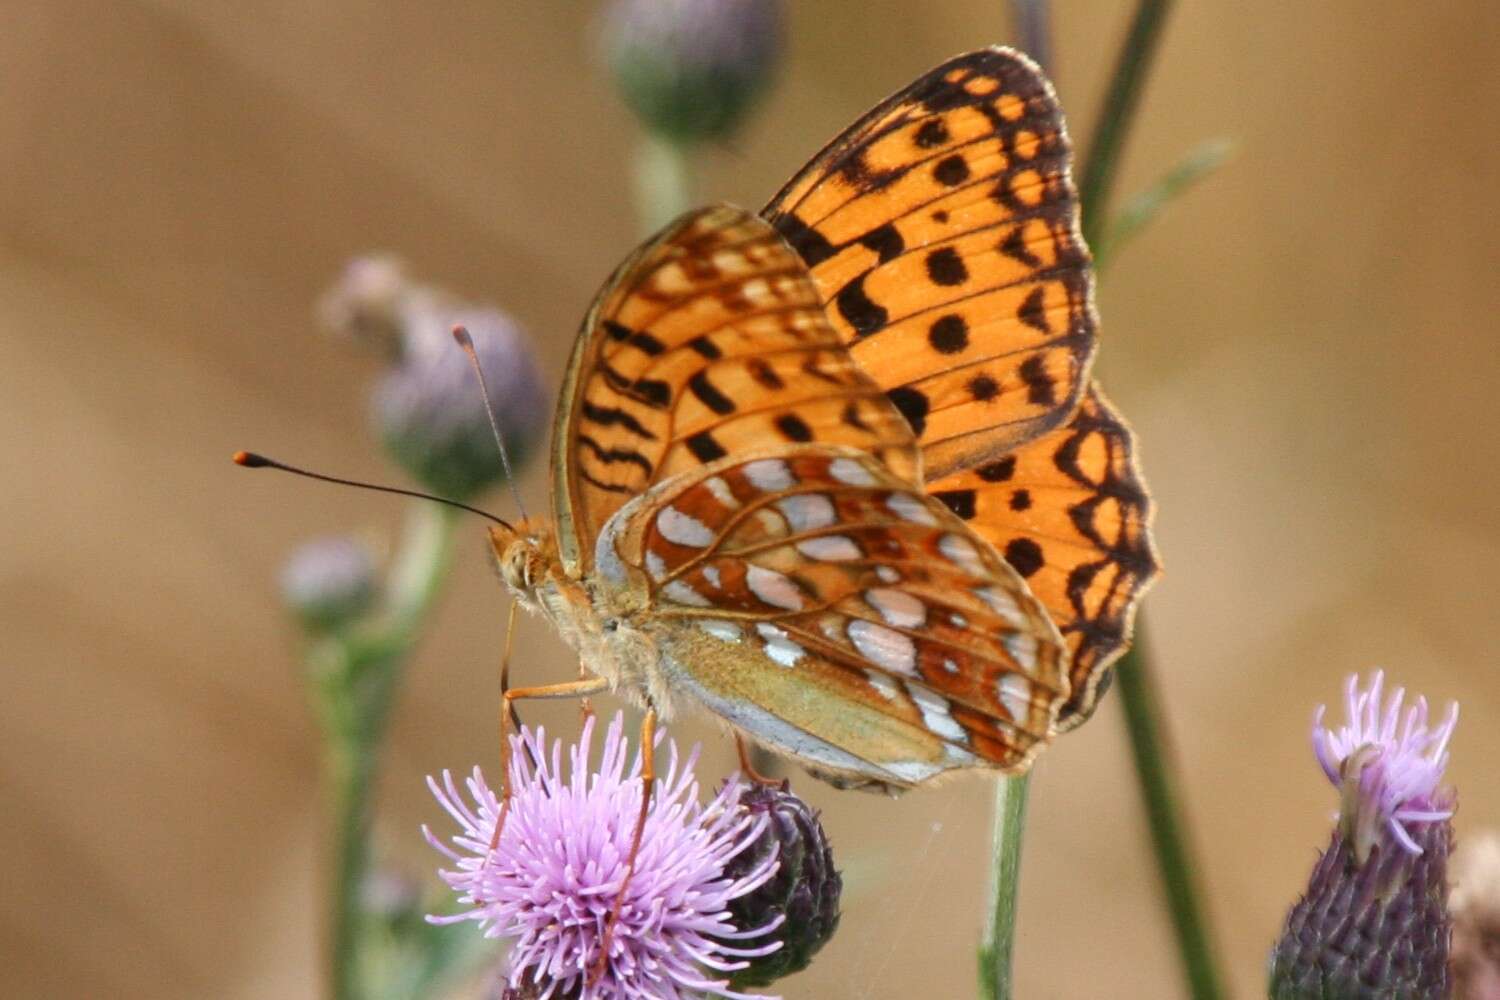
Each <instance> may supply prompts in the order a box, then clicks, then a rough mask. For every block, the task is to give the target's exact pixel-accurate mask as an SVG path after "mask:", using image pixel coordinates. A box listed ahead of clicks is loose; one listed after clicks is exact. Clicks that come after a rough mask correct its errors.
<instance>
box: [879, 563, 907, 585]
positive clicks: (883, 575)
mask: <svg viewBox="0 0 1500 1000" xmlns="http://www.w3.org/2000/svg"><path fill="white" fill-rule="evenodd" d="M875 575H876V576H878V577H880V582H881V583H896V582H897V581H899V580H900V579H901V574H900V573H898V572H896V570H895V568H894V567H891V566H876V567H875Z"/></svg>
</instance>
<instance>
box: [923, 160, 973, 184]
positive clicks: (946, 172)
mask: <svg viewBox="0 0 1500 1000" xmlns="http://www.w3.org/2000/svg"><path fill="white" fill-rule="evenodd" d="M932 176H933V177H934V178H936V179H937V182H938V183H939V184H941V185H943V186H944V187H956V186H957V185H959V184H962V183H963V182H964V181H966V180H968V179H969V164H968V163H967V162H966V161H965V160H964V157H963V154H962V153H954V154H953V155H952V156H947V157H944V158H943V159H941V160H939V161H938V164H937V166H935V167H933V168H932Z"/></svg>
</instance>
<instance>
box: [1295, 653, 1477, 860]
mask: <svg viewBox="0 0 1500 1000" xmlns="http://www.w3.org/2000/svg"><path fill="white" fill-rule="evenodd" d="M1384 683H1385V673H1384V671H1379V670H1377V671H1376V672H1375V679H1374V680H1373V681H1372V682H1371V683H1370V687H1369V690H1367V691H1362V690H1360V687H1359V677H1358V676H1356V675H1351V676H1350V677H1349V680H1348V683H1347V684H1346V685H1345V688H1344V710H1345V712H1346V714H1347V715H1348V721H1347V722H1346V723H1345V724H1344V725H1343V726H1342V727H1340V728H1339V729H1337V730H1331V729H1328V728H1326V727H1324V725H1323V716H1324V714H1325V712H1326V711H1327V706H1326V705H1319V706H1318V710H1317V712H1315V713H1314V714H1313V731H1312V743H1313V752H1314V753H1315V754H1317V757H1318V763H1319V764H1321V765H1322V766H1323V773H1324V774H1326V775H1328V780H1329V781H1331V782H1333V784H1334V787H1335V788H1338V789H1340V790H1341V791H1342V793H1343V806H1342V808H1341V809H1340V811H1339V823H1340V828H1341V829H1342V830H1343V831H1344V834H1345V836H1347V837H1349V839H1350V841H1351V843H1352V845H1353V847H1354V855H1355V858H1356V859H1357V860H1358V861H1359V862H1360V863H1364V861H1365V860H1366V859H1367V858H1369V856H1370V850H1371V848H1372V847H1374V845H1375V843H1376V841H1377V839H1378V837H1379V831H1380V828H1381V827H1384V828H1385V829H1386V830H1388V831H1389V832H1390V834H1391V836H1392V837H1394V838H1395V840H1396V843H1398V844H1400V845H1401V847H1402V848H1403V849H1404V850H1406V851H1407V852H1408V853H1411V854H1421V853H1422V847H1421V845H1419V844H1418V843H1417V841H1416V839H1414V838H1413V837H1412V835H1411V832H1410V830H1409V829H1408V824H1413V823H1435V822H1437V821H1439V820H1446V819H1450V818H1452V816H1453V809H1452V805H1451V802H1447V801H1444V800H1440V798H1439V796H1438V784H1439V782H1441V781H1442V778H1443V769H1444V768H1446V767H1447V766H1448V741H1449V739H1451V738H1452V736H1453V727H1454V726H1456V725H1457V724H1458V705H1457V704H1456V703H1454V704H1451V705H1449V707H1448V715H1447V717H1446V718H1445V719H1444V720H1443V721H1442V723H1440V724H1439V725H1437V726H1429V725H1428V723H1427V699H1426V698H1421V697H1419V698H1417V701H1416V704H1415V705H1412V706H1411V707H1410V708H1407V709H1406V710H1405V712H1403V711H1402V708H1403V707H1404V703H1405V701H1406V691H1405V689H1404V688H1397V689H1396V690H1395V691H1393V692H1391V694H1390V697H1388V698H1387V699H1386V702H1385V706H1384V709H1382V707H1381V704H1380V694H1381V688H1382V686H1383V685H1384Z"/></svg>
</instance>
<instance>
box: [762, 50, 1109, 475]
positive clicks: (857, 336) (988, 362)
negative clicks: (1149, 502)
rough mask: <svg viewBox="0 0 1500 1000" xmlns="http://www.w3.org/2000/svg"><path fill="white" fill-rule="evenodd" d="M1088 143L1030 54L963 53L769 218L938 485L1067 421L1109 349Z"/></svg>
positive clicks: (840, 146)
mask: <svg viewBox="0 0 1500 1000" xmlns="http://www.w3.org/2000/svg"><path fill="white" fill-rule="evenodd" d="M1071 158H1072V152H1071V146H1070V144H1069V140H1068V136H1067V132H1066V130H1065V127H1064V123H1063V117H1062V112H1061V109H1060V108H1059V106H1058V102H1057V97H1056V95H1055V94H1054V93H1053V90H1052V87H1051V85H1050V84H1049V83H1048V82H1047V79H1046V78H1045V77H1044V76H1043V75H1042V74H1041V71H1040V70H1039V69H1038V68H1037V67H1036V65H1035V64H1034V63H1033V62H1031V60H1029V59H1027V58H1026V57H1025V56H1023V55H1021V54H1019V53H1017V52H1014V51H1011V50H1007V49H984V50H981V51H978V52H971V53H969V54H967V55H962V56H959V57H957V58H955V59H952V60H949V61H948V62H946V63H944V64H943V65H941V66H939V67H937V68H936V69H934V70H932V71H931V72H929V73H927V74H925V75H924V76H922V77H921V78H919V79H918V80H916V81H915V82H914V83H912V84H911V85H910V86H908V87H907V88H905V89H904V90H902V91H900V92H899V93H897V94H895V95H894V96H892V97H890V98H888V99H887V100H885V101H883V102H882V103H880V104H879V105H877V106H876V107H875V108H874V109H873V110H872V111H870V112H869V113H868V114H866V115H865V116H864V117H863V118H861V119H860V120H859V121H857V122H856V123H855V124H854V125H853V126H851V127H850V128H849V129H848V130H846V131H845V132H844V133H843V134H842V135H840V136H839V137H838V138H837V139H835V140H834V141H833V142H831V143H830V144H829V145H828V146H827V147H826V148H825V149H824V150H823V151H822V152H821V153H820V154H818V156H817V157H815V158H814V159H813V160H812V161H811V162H810V163H809V164H808V165H807V166H806V167H805V168H803V170H802V171H801V172H800V173H798V174H797V176H796V177H794V178H793V179H792V180H791V181H790V182H789V183H788V184H787V185H786V187H785V188H783V189H782V191H781V192H780V193H779V194H778V195H777V196H776V197H775V198H774V199H772V201H771V203H770V204H769V205H768V206H767V207H766V208H765V210H764V214H765V215H766V217H767V218H768V219H770V220H771V221H772V223H773V224H774V225H775V226H776V228H777V230H778V231H780V232H781V233H782V235H783V236H785V237H786V238H787V241H788V242H789V243H791V245H792V246H793V247H795V248H796V250H797V251H798V252H799V253H800V254H801V255H802V257H803V259H804V260H806V261H807V263H808V265H809V267H810V268H811V270H812V275H813V279H814V281H816V283H817V287H818V292H819V294H820V296H821V298H822V301H823V302H824V303H825V304H826V305H827V307H828V311H829V317H830V319H831V320H832V322H833V325H834V327H835V329H836V330H837V331H838V333H839V336H840V337H842V338H843V340H844V342H845V343H847V344H849V347H850V351H851V352H852V354H853V356H854V359H855V360H856V361H857V362H859V364H860V366H861V367H863V368H864V369H865V370H866V371H867V372H868V373H869V374H870V375H871V376H872V377H873V378H874V379H875V381H876V382H878V383H879V384H880V386H881V387H882V388H884V389H885V390H886V391H887V392H888V393H889V395H890V397H891V399H892V401H893V402H895V404H896V406H897V407H898V408H899V409H900V410H901V412H902V413H903V414H904V415H905V416H906V418H907V419H908V421H909V422H910V423H911V425H912V428H913V430H914V431H915V432H916V434H917V437H918V440H919V441H920V443H921V445H922V451H923V460H924V464H925V466H926V468H927V471H928V474H929V475H930V476H934V477H936V476H943V475H947V474H949V473H951V472H954V471H957V470H959V469H963V468H969V467H972V466H974V465H977V464H979V463H981V462H984V461H988V460H991V459H994V458H997V457H998V456H999V455H1001V454H1003V453H1005V452H1006V451H1009V450H1010V449H1012V448H1014V447H1016V446H1017V445H1019V444H1021V443H1022V442H1024V441H1026V440H1029V439H1031V438H1033V437H1036V436H1037V435H1039V434H1042V433H1045V432H1046V431H1048V430H1050V429H1052V428H1054V427H1057V426H1059V425H1061V424H1062V423H1063V422H1065V421H1066V420H1067V419H1068V417H1069V416H1070V415H1071V414H1072V412H1073V409H1074V407H1075V406H1076V405H1077V403H1078V400H1079V399H1080V398H1081V397H1082V394H1083V390H1084V385H1085V382H1086V379H1087V374H1088V367H1089V362H1090V359H1091V358H1092V356H1093V352H1094V344H1095V330H1096V326H1097V323H1096V319H1095V315H1094V308H1093V279H1092V276H1091V273H1090V268H1089V262H1090V258H1089V254H1088V250H1087V248H1086V247H1085V246H1084V243H1083V239H1082V237H1081V236H1080V234H1079V229H1078V199H1077V195H1076V192H1075V190H1074V186H1073V181H1072V177H1071V173H1070V170H1071V167H1070V164H1071Z"/></svg>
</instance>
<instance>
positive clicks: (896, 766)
mask: <svg viewBox="0 0 1500 1000" xmlns="http://www.w3.org/2000/svg"><path fill="white" fill-rule="evenodd" d="M880 766H881V767H883V768H885V769H886V770H887V771H889V772H891V773H892V774H894V775H895V776H896V777H898V778H900V779H901V780H902V781H906V782H910V783H911V784H913V785H916V784H920V783H922V782H924V781H926V780H927V779H928V778H930V777H932V776H933V775H934V774H941V773H942V772H943V771H946V770H947V768H946V767H944V766H943V765H942V764H934V763H932V762H931V761H925V760H892V761H886V762H885V763H883V764H881V765H880Z"/></svg>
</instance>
